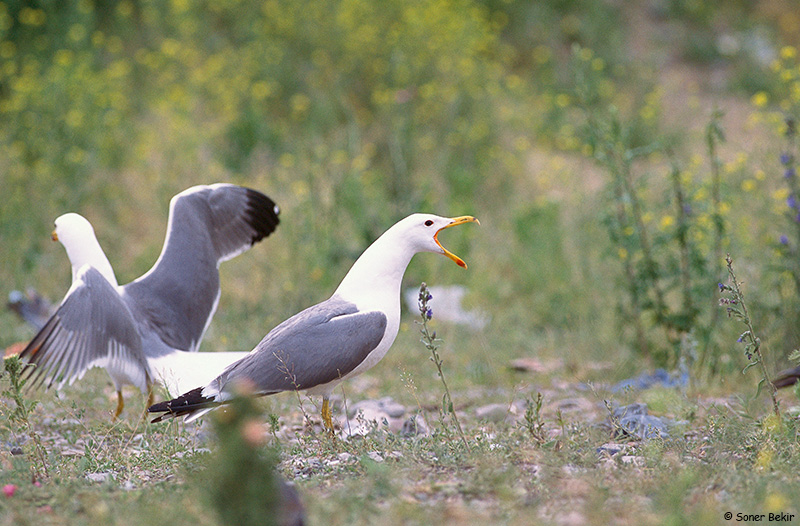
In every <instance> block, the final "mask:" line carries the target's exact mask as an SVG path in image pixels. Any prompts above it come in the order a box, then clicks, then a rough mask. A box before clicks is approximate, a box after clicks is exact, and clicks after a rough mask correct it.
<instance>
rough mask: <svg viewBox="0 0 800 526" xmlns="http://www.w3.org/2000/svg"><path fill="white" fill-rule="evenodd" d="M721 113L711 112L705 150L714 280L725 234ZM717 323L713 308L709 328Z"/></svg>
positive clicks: (719, 274)
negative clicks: (708, 178) (708, 167)
mask: <svg viewBox="0 0 800 526" xmlns="http://www.w3.org/2000/svg"><path fill="white" fill-rule="evenodd" d="M722 116H723V113H722V111H721V110H719V109H716V108H715V109H714V110H713V111H712V112H711V120H710V121H709V123H708V126H707V127H706V148H707V151H708V161H709V163H710V164H711V217H712V218H713V221H714V246H713V249H712V250H713V255H712V261H713V262H714V263H713V266H712V267H711V271H712V272H713V276H714V279H719V280H721V279H722V272H723V270H722V261H723V257H722V238H723V236H724V234H725V224H724V223H723V222H722V213H721V211H720V209H721V205H722V198H721V195H722V194H721V186H722V176H721V172H722V170H721V167H722V161H721V160H720V158H719V154H718V152H717V148H718V145H719V143H721V142H724V141H725V133H724V132H723V130H722V124H721V122H720V121H721V119H722ZM717 321H719V310H718V309H716V308H714V309H712V310H711V328H713V327H714V326H715V325H716V324H717Z"/></svg>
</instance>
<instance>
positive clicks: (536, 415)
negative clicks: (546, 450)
mask: <svg viewBox="0 0 800 526" xmlns="http://www.w3.org/2000/svg"><path fill="white" fill-rule="evenodd" d="M543 402H544V397H543V396H542V393H539V392H537V393H536V398H535V399H534V398H532V397H531V398H529V399H528V403H527V405H526V407H525V415H524V422H523V427H524V428H525V430H526V431H528V434H529V435H530V437H531V438H532V439H533V441H534V443H536V444H538V445H540V446H541V445H542V444H544V443H545V442H547V435H546V434H545V432H544V421H543V420H542V414H541V413H542V403H543Z"/></svg>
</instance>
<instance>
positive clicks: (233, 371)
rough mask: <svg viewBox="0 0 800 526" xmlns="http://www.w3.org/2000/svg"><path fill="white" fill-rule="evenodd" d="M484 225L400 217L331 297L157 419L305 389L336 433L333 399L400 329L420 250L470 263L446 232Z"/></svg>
mask: <svg viewBox="0 0 800 526" xmlns="http://www.w3.org/2000/svg"><path fill="white" fill-rule="evenodd" d="M471 222H474V223H478V224H480V223H479V222H478V220H477V219H475V218H474V217H472V216H461V217H455V218H446V217H439V216H436V215H431V214H413V215H410V216H408V217H406V218H405V219H403V220H401V221H399V222H398V223H396V224H395V225H394V226H392V227H391V228H390V229H389V230H387V231H386V232H385V233H384V234H383V235H382V236H381V237H379V238H378V239H377V240H376V241H375V242H374V243H372V245H370V246H369V248H367V250H365V251H364V253H363V254H361V257H359V258H358V260H357V261H356V262H355V263H354V264H353V266H352V268H351V269H350V271H349V272H348V273H347V275H346V276H345V277H344V279H343V280H342V282H341V284H340V285H339V287H338V288H337V289H336V291H335V292H334V293H333V296H331V297H330V298H329V299H327V300H325V301H323V302H322V303H318V304H317V305H314V306H312V307H309V308H307V309H305V310H304V311H302V312H300V313H298V314H296V315H294V316H292V317H291V318H289V319H288V320H286V321H284V322H283V323H281V324H280V325H278V326H277V327H275V328H274V329H272V330H271V331H270V332H269V334H267V335H266V336H265V337H264V338H263V339H262V340H261V342H260V343H259V344H258V345H257V346H256V347H255V349H253V350H252V351H250V353H249V354H248V355H247V356H246V357H245V358H243V359H241V360H239V361H238V362H235V363H233V364H231V365H230V366H229V367H227V368H226V369H225V371H224V372H222V374H220V375H219V376H218V377H217V378H215V379H214V380H212V381H211V383H209V384H208V385H205V386H200V387H197V388H196V389H193V390H191V391H189V392H187V393H185V394H184V395H182V396H180V397H178V398H176V399H174V400H170V401H167V402H161V403H159V404H156V405H153V406H151V407H150V409H149V411H150V412H153V413H161V415H159V416H158V417H157V418H156V419H154V420H153V421H154V422H157V421H160V420H163V419H165V418H171V417H176V416H185V419H186V421H192V420H194V419H196V418H199V417H200V416H202V415H203V414H205V413H207V412H208V411H211V410H212V409H214V408H215V407H217V406H219V405H221V404H224V403H226V402H227V401H229V400H231V399H232V398H233V397H234V396H236V395H237V393H240V392H247V393H250V394H252V395H254V396H264V395H270V394H274V393H279V392H281V391H297V390H303V391H306V392H307V393H308V394H310V395H321V396H322V420H323V423H324V425H325V427H326V428H327V429H328V430H329V431H331V432H332V431H333V422H332V420H331V409H330V404H329V396H330V394H331V393H332V392H333V390H334V388H335V387H336V386H337V385H338V384H339V383H340V382H342V381H343V380H346V379H347V378H352V377H353V376H356V375H358V374H361V373H363V372H364V371H366V370H367V369H369V368H371V367H373V366H374V365H375V364H377V363H378V362H379V361H380V360H381V358H383V356H384V355H385V354H386V352H387V351H388V350H389V348H390V347H391V345H392V343H393V342H394V340H395V337H396V336H397V332H398V329H399V328H400V287H401V281H402V279H403V274H404V273H405V270H406V267H407V266H408V264H409V263H410V262H411V258H412V257H413V256H414V254H416V253H418V252H433V253H438V254H443V255H445V256H447V257H448V258H450V259H452V260H453V261H455V262H456V264H458V265H459V266H460V267H463V268H467V265H466V263H464V261H463V260H462V259H461V258H459V257H458V256H456V255H455V254H453V253H452V252H450V251H449V250H447V249H446V248H444V247H443V246H442V244H441V243H440V242H439V238H438V236H439V234H440V233H441V232H442V231H443V230H445V229H447V228H450V227H453V226H457V225H463V224H465V223H471Z"/></svg>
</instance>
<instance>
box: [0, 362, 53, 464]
mask: <svg viewBox="0 0 800 526" xmlns="http://www.w3.org/2000/svg"><path fill="white" fill-rule="evenodd" d="M23 367H24V365H23V363H22V362H21V361H20V360H19V357H18V356H10V357H8V358H6V359H5V360H4V363H3V368H4V370H5V372H6V373H8V379H9V383H10V384H11V388H10V389H8V390H6V391H4V392H3V394H4V395H6V396H9V397H10V398H11V399H12V400H14V404H15V405H16V407H15V409H14V411H12V412H11V415H9V420H11V421H14V422H18V423H19V425H20V428H21V429H22V431H24V432H25V433H26V434H27V435H28V436H29V437H30V438H31V441H32V442H33V449H34V452H33V454H32V460H33V462H31V475H32V476H33V477H34V479H40V478H42V477H47V476H48V475H49V473H48V469H47V455H46V454H45V449H44V446H43V445H42V441H41V439H40V438H39V434H38V433H37V432H36V431H35V430H34V429H33V426H32V425H31V422H30V415H31V413H32V412H33V409H34V408H35V407H36V402H30V403H29V402H26V401H25V398H24V397H23V396H22V388H23V387H24V386H25V381H24V380H23V379H22V370H23Z"/></svg>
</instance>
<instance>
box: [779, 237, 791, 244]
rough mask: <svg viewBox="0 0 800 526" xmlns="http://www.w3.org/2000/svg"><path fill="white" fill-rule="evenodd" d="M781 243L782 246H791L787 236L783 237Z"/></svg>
mask: <svg viewBox="0 0 800 526" xmlns="http://www.w3.org/2000/svg"><path fill="white" fill-rule="evenodd" d="M780 241H781V245H788V244H789V238H788V237H786V236H785V235H781V239H780Z"/></svg>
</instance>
